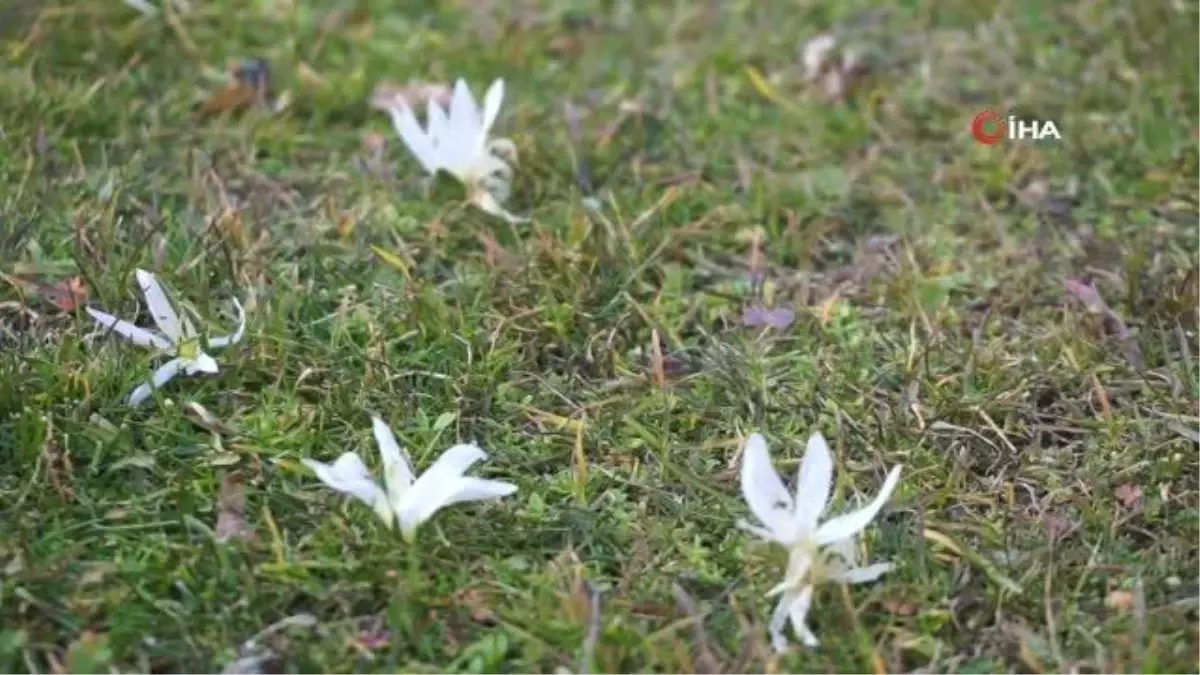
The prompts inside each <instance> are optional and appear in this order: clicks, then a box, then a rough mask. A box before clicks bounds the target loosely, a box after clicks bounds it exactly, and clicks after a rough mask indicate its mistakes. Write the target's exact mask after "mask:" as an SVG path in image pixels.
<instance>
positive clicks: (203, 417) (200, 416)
mask: <svg viewBox="0 0 1200 675" xmlns="http://www.w3.org/2000/svg"><path fill="white" fill-rule="evenodd" d="M184 411H185V414H186V415H187V418H188V419H189V420H191V422H192V424H195V425H196V426H198V427H200V428H201V429H204V430H205V431H209V432H211V433H214V434H217V435H220V436H232V435H234V434H236V433H237V430H235V429H234V428H233V427H231V426H229V425H228V424H226V423H225V422H223V421H221V420H220V419H219V418H218V417H217V416H216V415H214V414H212V413H211V412H209V410H208V408H205V407H204V406H202V405H200V404H199V403H196V402H195V401H188V402H187V404H186V405H184Z"/></svg>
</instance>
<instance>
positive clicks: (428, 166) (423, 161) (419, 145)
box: [388, 106, 438, 175]
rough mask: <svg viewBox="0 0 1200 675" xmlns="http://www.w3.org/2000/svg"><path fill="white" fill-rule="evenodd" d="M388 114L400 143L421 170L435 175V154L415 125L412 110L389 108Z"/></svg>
mask: <svg viewBox="0 0 1200 675" xmlns="http://www.w3.org/2000/svg"><path fill="white" fill-rule="evenodd" d="M388 112H389V113H391V116H392V126H393V127H394V128H395V129H396V134H397V135H399V136H400V140H401V141H404V145H406V146H407V147H408V151H409V152H411V153H412V155H413V157H415V158H416V160H417V162H418V163H420V165H421V168H423V169H425V171H426V172H428V173H429V174H430V175H433V174H435V173H437V170H438V162H437V153H436V152H435V150H434V146H433V142H432V141H431V140H430V139H429V137H428V136H426V135H425V131H424V130H422V129H421V125H420V124H418V123H417V118H416V116H415V115H413V111H412V109H411V108H409V107H408V106H399V107H395V108H389V109H388Z"/></svg>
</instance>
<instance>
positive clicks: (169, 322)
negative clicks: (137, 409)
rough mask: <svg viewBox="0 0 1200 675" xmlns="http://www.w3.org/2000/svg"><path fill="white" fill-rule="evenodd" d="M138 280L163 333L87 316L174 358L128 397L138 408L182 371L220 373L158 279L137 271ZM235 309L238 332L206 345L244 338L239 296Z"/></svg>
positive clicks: (108, 316)
mask: <svg viewBox="0 0 1200 675" xmlns="http://www.w3.org/2000/svg"><path fill="white" fill-rule="evenodd" d="M137 280H138V286H140V287H141V289H142V294H143V295H145V296H146V305H147V306H148V307H149V308H150V316H152V317H154V323H155V324H156V325H157V326H158V329H159V330H160V331H162V333H161V334H159V333H155V332H153V331H149V330H146V329H144V328H139V327H137V326H135V325H133V324H132V323H129V322H128V321H122V320H121V319H118V318H117V317H115V316H113V315H111V314H106V313H104V312H101V311H100V310H97V309H92V308H91V307H88V308H87V312H88V314H90V315H92V318H93V319H95V320H96V321H97V322H99V323H100V325H102V326H104V327H105V328H109V329H111V330H112V331H113V332H116V333H119V334H121V335H122V336H124V337H126V338H128V339H129V340H130V341H131V342H133V343H134V344H135V345H139V346H142V347H154V348H157V349H159V350H161V351H162V352H164V353H166V354H169V355H170V356H173V357H175V358H173V359H171V360H170V361H167V362H166V363H164V364H163V365H162V366H160V367H159V368H158V370H156V371H154V375H153V377H151V378H150V382H145V383H143V384H142V385H140V386H139V387H138V388H137V389H134V390H133V393H131V394H130V395H129V400H128V401H129V405H138V404H139V403H141V402H142V401H144V400H146V398H148V397H149V396H150V392H151V391H152V390H153V389H157V388H160V387H162V386H163V385H165V384H166V383H167V382H169V381H170V380H171V378H173V377H175V376H176V375H178V374H179V373H180V372H181V371H182V372H183V373H184V374H185V375H195V374H196V373H210V374H211V373H215V372H217V362H216V361H215V360H213V357H211V356H209V355H208V354H205V353H204V351H203V350H202V349H201V347H200V337H199V335H198V334H197V333H196V328H195V326H193V325H192V322H191V320H190V319H188V317H187V316H186V315H185V316H183V317H180V316H179V315H178V314H176V313H175V310H174V309H173V308H172V307H171V303H170V301H168V300H167V295H166V293H164V292H163V288H162V285H161V284H159V283H158V279H157V278H156V277H155V276H154V275H153V274H151V273H150V272H147V271H145V270H137ZM233 306H234V308H235V309H236V310H237V316H238V326H237V329H236V330H235V331H234V332H233V334H231V335H223V336H220V337H213V338H208V340H207V341H206V342H207V343H208V346H209V347H216V348H220V347H226V346H229V345H231V344H234V343H236V342H237V341H239V340H241V339H242V332H243V331H245V329H246V312H245V311H244V310H243V309H242V303H240V302H238V299H237V298H236V297H235V298H234V299H233Z"/></svg>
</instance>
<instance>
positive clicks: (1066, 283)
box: [1063, 278, 1146, 373]
mask: <svg viewBox="0 0 1200 675" xmlns="http://www.w3.org/2000/svg"><path fill="white" fill-rule="evenodd" d="M1063 288H1065V289H1066V291H1067V295H1069V296H1071V297H1073V298H1075V299H1076V300H1078V301H1079V302H1080V303H1082V304H1083V306H1084V307H1086V308H1087V310H1088V311H1089V312H1091V313H1092V314H1096V315H1099V316H1100V317H1101V320H1102V321H1103V328H1104V332H1105V333H1106V334H1108V335H1111V336H1113V337H1115V338H1117V340H1119V341H1120V343H1121V353H1122V355H1123V356H1124V357H1125V360H1126V361H1127V362H1128V363H1129V365H1130V366H1132V367H1133V369H1134V370H1136V371H1138V372H1139V373H1142V372H1145V370H1146V361H1145V359H1143V358H1142V350H1141V348H1140V347H1138V345H1137V342H1136V341H1135V340H1134V335H1133V331H1131V330H1129V327H1128V326H1126V325H1125V321H1124V320H1122V319H1121V317H1120V316H1119V315H1118V314H1117V313H1116V312H1114V311H1113V310H1112V309H1110V308H1109V306H1108V303H1106V302H1104V298H1103V297H1101V295H1100V291H1098V290H1096V287H1095V286H1093V285H1092V284H1089V283H1085V282H1083V281H1081V280H1079V279H1073V278H1066V279H1063Z"/></svg>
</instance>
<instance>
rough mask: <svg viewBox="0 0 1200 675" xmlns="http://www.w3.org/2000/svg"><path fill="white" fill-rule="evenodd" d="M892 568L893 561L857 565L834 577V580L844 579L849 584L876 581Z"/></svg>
mask: <svg viewBox="0 0 1200 675" xmlns="http://www.w3.org/2000/svg"><path fill="white" fill-rule="evenodd" d="M891 569H892V564H891V563H875V564H874V565H867V566H866V567H855V568H853V569H848V570H846V571H844V572H841V573H840V574H837V575H836V576H834V577H833V579H834V581H842V582H845V583H847V584H865V583H867V582H868V581H875V580H876V579H878V578H879V577H881V576H883V575H884V574H886V573H887V572H890V571H891Z"/></svg>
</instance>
